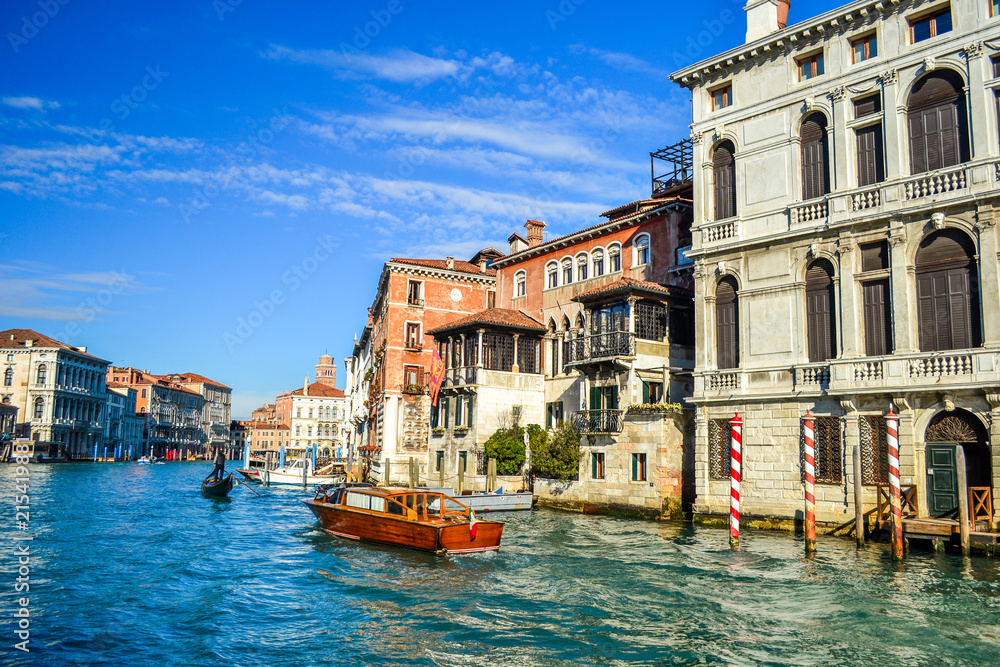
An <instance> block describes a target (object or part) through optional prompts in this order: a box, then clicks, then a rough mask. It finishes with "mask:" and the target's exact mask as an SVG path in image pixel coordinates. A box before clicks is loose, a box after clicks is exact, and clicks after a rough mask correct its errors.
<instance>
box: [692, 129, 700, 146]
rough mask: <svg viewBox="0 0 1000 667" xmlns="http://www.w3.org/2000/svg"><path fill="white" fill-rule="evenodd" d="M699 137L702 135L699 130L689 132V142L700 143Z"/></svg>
mask: <svg viewBox="0 0 1000 667" xmlns="http://www.w3.org/2000/svg"><path fill="white" fill-rule="evenodd" d="M701 137H702V133H701V132H692V133H691V143H692V144H694V145H695V146H697V145H699V144H701Z"/></svg>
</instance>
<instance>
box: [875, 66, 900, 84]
mask: <svg viewBox="0 0 1000 667" xmlns="http://www.w3.org/2000/svg"><path fill="white" fill-rule="evenodd" d="M878 80H879V83H881V84H882V85H883V86H894V85H896V83H898V82H899V72H897V71H896V69H895V68H893V69H890V70H886V71H885V72H882V73H881V74H879V75H878Z"/></svg>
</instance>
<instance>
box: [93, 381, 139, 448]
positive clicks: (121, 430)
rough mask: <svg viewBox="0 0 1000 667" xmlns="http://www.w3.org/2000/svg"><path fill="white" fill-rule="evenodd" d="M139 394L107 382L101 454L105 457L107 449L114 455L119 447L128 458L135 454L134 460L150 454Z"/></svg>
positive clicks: (129, 388)
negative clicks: (138, 406) (138, 407)
mask: <svg viewBox="0 0 1000 667" xmlns="http://www.w3.org/2000/svg"><path fill="white" fill-rule="evenodd" d="M137 396H138V394H137V392H136V390H135V389H133V388H131V387H127V386H125V385H119V384H115V383H114V382H109V383H107V402H106V403H105V405H104V416H103V417H102V418H101V420H102V421H103V422H104V442H103V444H102V445H101V447H102V449H101V451H99V452H98V454H99V455H103V448H105V447H106V448H107V450H108V455H109V456H110V455H111V452H113V451H114V450H115V449H116V448H119V450H120V451H121V453H122V454H123V455H125V456H127V455H128V454H129V452H131V455H132V458H139V457H142V456H145V455H146V454H148V453H149V452H148V445H147V443H146V437H145V427H146V423H145V419H144V418H143V417H142V416H140V415H138V414H136V412H137V408H136V404H137Z"/></svg>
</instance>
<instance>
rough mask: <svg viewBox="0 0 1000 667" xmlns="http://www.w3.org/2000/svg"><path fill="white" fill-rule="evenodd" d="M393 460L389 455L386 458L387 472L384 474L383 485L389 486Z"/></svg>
mask: <svg viewBox="0 0 1000 667" xmlns="http://www.w3.org/2000/svg"><path fill="white" fill-rule="evenodd" d="M390 464H391V461H390V460H389V458H388V457H386V459H385V473H383V475H382V486H389V466H390Z"/></svg>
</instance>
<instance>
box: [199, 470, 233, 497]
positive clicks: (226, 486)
mask: <svg viewBox="0 0 1000 667" xmlns="http://www.w3.org/2000/svg"><path fill="white" fill-rule="evenodd" d="M232 490H233V473H229V475H228V476H227V477H224V478H223V479H222V481H220V482H216V483H214V484H209V480H208V479H206V480H205V481H203V482H202V483H201V494H202V495H203V496H205V497H206V498H225V497H226V496H228V495H229V492H230V491H232Z"/></svg>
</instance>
